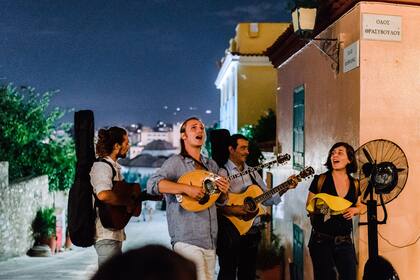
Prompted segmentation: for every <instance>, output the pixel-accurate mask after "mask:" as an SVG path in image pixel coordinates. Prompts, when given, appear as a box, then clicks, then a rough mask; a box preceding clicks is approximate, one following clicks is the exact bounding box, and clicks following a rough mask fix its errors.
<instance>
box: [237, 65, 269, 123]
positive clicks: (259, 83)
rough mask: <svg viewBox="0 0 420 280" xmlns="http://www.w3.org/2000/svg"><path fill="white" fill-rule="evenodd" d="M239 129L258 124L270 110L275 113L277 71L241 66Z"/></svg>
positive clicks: (239, 76) (263, 67) (239, 77)
mask: <svg viewBox="0 0 420 280" xmlns="http://www.w3.org/2000/svg"><path fill="white" fill-rule="evenodd" d="M237 75H238V77H237V79H238V97H237V98H238V101H237V102H238V129H239V128H241V127H242V126H244V125H246V124H253V125H255V124H257V121H258V119H259V118H260V117H261V116H263V115H264V114H265V112H267V110H268V109H269V108H270V109H272V110H273V111H275V104H276V95H275V94H276V84H277V82H276V80H277V77H276V70H275V69H273V68H272V67H271V66H255V65H240V66H239V69H238V74H237Z"/></svg>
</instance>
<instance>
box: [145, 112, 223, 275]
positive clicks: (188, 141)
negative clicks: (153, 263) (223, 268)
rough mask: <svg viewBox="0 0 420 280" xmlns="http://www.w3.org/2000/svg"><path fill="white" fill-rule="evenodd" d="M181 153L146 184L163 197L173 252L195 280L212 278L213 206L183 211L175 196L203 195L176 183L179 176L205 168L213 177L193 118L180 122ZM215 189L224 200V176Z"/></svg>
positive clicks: (199, 190)
mask: <svg viewBox="0 0 420 280" xmlns="http://www.w3.org/2000/svg"><path fill="white" fill-rule="evenodd" d="M180 133H181V153H180V154H178V155H174V156H172V157H170V158H169V159H168V160H166V161H165V163H164V164H163V165H162V167H161V168H160V169H159V170H158V171H157V172H156V173H155V174H154V175H152V177H151V178H150V179H149V181H148V182H147V191H148V192H149V193H151V194H165V199H166V203H167V209H166V210H167V219H168V230H169V235H170V238H171V244H172V246H173V248H174V251H176V252H177V253H179V254H181V255H183V256H185V257H186V258H188V259H191V260H192V261H194V262H195V264H196V266H197V273H198V279H199V280H201V279H203V280H204V279H213V278H214V269H215V262H216V253H215V248H216V238H217V215H216V206H215V205H214V204H213V205H211V206H210V207H209V208H207V209H205V210H203V211H197V212H190V211H187V210H185V209H183V208H182V207H181V206H180V204H179V202H178V201H177V199H176V196H175V195H176V194H183V195H187V196H189V197H191V198H194V199H196V200H200V199H202V198H203V196H204V195H205V192H204V190H203V189H202V188H197V187H194V186H191V185H187V184H180V183H177V181H178V179H179V177H181V176H182V175H183V174H185V173H187V172H189V171H192V170H195V169H207V170H208V171H209V172H212V173H215V174H217V173H218V171H219V168H218V166H217V164H216V162H215V161H213V160H212V159H209V158H207V157H205V156H203V155H201V147H202V146H203V144H204V142H205V136H206V132H205V128H204V124H203V123H202V122H201V121H200V120H199V119H198V118H195V117H192V118H189V119H187V120H185V121H184V123H183V124H182V126H181V129H180ZM215 183H216V186H217V188H218V189H219V190H220V191H221V193H222V195H221V196H220V197H219V200H221V201H222V200H225V199H226V196H225V194H226V193H227V190H228V188H229V184H228V181H227V180H226V178H224V177H220V178H219V179H218V180H216V182H215Z"/></svg>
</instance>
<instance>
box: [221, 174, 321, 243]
mask: <svg viewBox="0 0 420 280" xmlns="http://www.w3.org/2000/svg"><path fill="white" fill-rule="evenodd" d="M312 174H314V169H313V168H312V167H306V168H305V169H304V170H302V171H301V172H300V173H299V174H298V175H297V176H296V177H297V178H298V179H305V178H307V177H309V176H311V175H312ZM291 188H294V186H293V184H292V179H289V180H287V181H286V182H284V183H282V184H280V185H278V186H277V187H275V188H272V189H271V190H269V191H266V192H263V190H262V189H261V188H260V187H259V186H257V185H250V186H249V187H248V188H247V189H246V190H245V191H244V192H242V193H238V194H234V193H229V200H228V202H227V203H226V206H235V205H245V207H246V208H247V209H248V210H249V211H250V212H251V213H250V215H247V216H246V217H236V216H229V215H225V217H227V218H228V219H229V220H230V221H231V222H232V224H233V225H234V226H235V227H236V229H237V230H238V231H239V233H240V234H241V235H244V234H245V233H247V232H248V231H249V229H250V228H251V227H252V224H253V223H254V220H255V218H256V217H257V216H260V215H263V214H265V209H264V206H263V205H261V204H262V203H263V202H264V201H266V200H268V199H270V198H271V197H272V196H273V195H275V194H276V193H279V194H280V195H283V194H284V193H285V192H287V191H288V190H289V189H291Z"/></svg>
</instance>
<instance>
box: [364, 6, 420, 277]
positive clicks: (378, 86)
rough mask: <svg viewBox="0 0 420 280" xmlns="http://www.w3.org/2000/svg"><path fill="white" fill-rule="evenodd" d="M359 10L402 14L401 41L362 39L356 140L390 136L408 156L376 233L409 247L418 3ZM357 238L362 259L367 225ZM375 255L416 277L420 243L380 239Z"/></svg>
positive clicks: (419, 69)
mask: <svg viewBox="0 0 420 280" xmlns="http://www.w3.org/2000/svg"><path fill="white" fill-rule="evenodd" d="M361 12H362V13H375V14H385V15H397V16H401V17H402V28H401V29H402V40H401V41H400V42H389V41H371V40H361V42H360V50H361V51H360V69H361V70H360V72H361V92H360V104H361V105H360V143H365V142H367V141H369V140H372V139H377V138H384V139H388V140H391V141H393V142H395V143H397V144H398V145H399V146H400V147H401V149H402V150H403V151H404V152H405V154H406V156H407V158H408V164H409V166H410V170H409V175H408V180H407V183H406V186H405V188H404V190H403V191H402V192H401V194H400V195H399V196H398V197H397V198H396V199H395V200H393V201H392V202H390V203H388V204H387V210H388V213H389V218H388V222H387V224H386V225H381V226H379V233H380V234H381V235H382V236H383V237H384V238H386V239H388V240H389V241H390V242H391V243H392V244H394V245H398V246H401V245H407V244H409V243H412V242H414V241H415V240H416V238H418V237H419V236H420V206H419V205H420V204H419V201H418V198H419V197H420V188H419V187H418V186H419V181H420V149H419V148H420V113H419V112H420V95H419V94H420V47H419V46H420V35H419V26H420V7H418V6H417V7H412V6H404V5H395V4H379V3H376V4H375V3H365V4H362V5H361ZM378 211H379V210H378ZM379 212H380V213H381V211H379ZM360 239H361V240H360V242H359V245H360V249H361V252H362V254H361V256H362V258H361V262H364V261H365V259H366V257H367V256H366V255H367V253H366V252H367V244H366V240H367V234H366V229H363V231H361V238H360ZM379 254H380V255H383V256H385V257H386V258H387V259H389V260H390V261H391V263H392V264H393V265H394V266H395V268H396V270H397V272H398V273H399V275H400V278H401V279H420V266H419V265H418V264H419V259H420V241H418V242H417V243H416V244H415V245H412V246H409V247H406V248H396V247H394V246H391V245H390V244H388V243H387V242H386V241H384V240H383V239H382V238H381V237H379Z"/></svg>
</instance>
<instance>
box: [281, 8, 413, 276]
mask: <svg viewBox="0 0 420 280" xmlns="http://www.w3.org/2000/svg"><path fill="white" fill-rule="evenodd" d="M362 13H372V14H385V15H400V16H402V41H401V42H388V41H368V40H364V39H363V38H361V34H360V26H361V17H362ZM419 24H420V7H415V6H407V5H395V4H384V3H366V2H362V3H359V4H357V5H356V6H355V7H354V8H353V9H352V10H350V11H349V12H348V13H347V14H345V15H344V16H343V17H341V18H340V19H339V20H338V21H337V22H335V23H334V24H332V25H331V26H330V27H329V28H328V29H327V30H326V31H325V32H324V33H321V34H320V37H326V38H339V40H340V53H341V54H340V64H342V63H343V57H342V53H343V49H344V48H345V47H347V46H348V45H350V44H351V43H353V42H355V41H357V40H360V67H359V68H356V69H353V70H351V71H350V72H347V73H343V71H342V65H340V71H339V73H338V74H336V73H334V72H331V68H330V64H331V60H330V59H329V58H328V57H327V56H325V55H323V54H322V53H321V52H320V51H319V50H318V49H317V48H316V47H315V46H314V45H313V43H311V44H310V45H307V46H306V47H304V48H303V49H302V50H300V51H299V52H298V53H296V54H295V55H294V56H293V57H291V58H290V59H289V60H288V61H286V62H285V63H284V64H283V65H281V66H280V67H279V69H278V81H279V91H278V95H277V111H278V114H277V130H278V131H277V135H278V141H279V143H280V145H281V148H282V151H283V152H287V153H292V143H293V139H292V125H293V119H292V117H293V116H292V112H293V110H292V103H293V89H294V88H296V87H298V86H300V85H304V87H305V165H311V166H313V167H314V168H315V170H316V173H320V172H323V171H325V167H324V166H323V163H324V162H325V160H326V155H327V152H328V149H329V147H331V145H332V144H333V143H335V142H337V141H346V142H349V143H350V144H351V145H353V146H354V147H355V148H358V147H359V146H360V145H361V144H363V143H365V142H367V141H370V140H374V139H379V138H384V139H388V140H391V141H394V142H395V143H397V144H398V145H399V146H400V147H401V148H402V149H403V150H404V152H405V153H406V155H407V157H408V162H409V165H410V172H409V176H408V181H407V184H406V186H405V188H404V190H403V191H402V193H401V194H400V195H399V197H398V198H397V199H395V200H394V201H392V202H391V203H389V204H387V209H388V214H389V218H388V222H387V224H386V225H380V226H379V233H380V234H381V236H383V237H384V238H386V239H388V240H389V241H391V243H393V245H390V244H388V243H387V242H386V241H385V240H384V239H383V238H382V237H381V236H379V254H380V255H383V256H385V257H386V258H387V259H389V260H390V261H391V263H392V264H393V265H394V267H395V268H396V270H397V272H398V273H399V275H400V279H419V278H420V267H418V266H417V265H416V264H417V263H418V259H419V257H420V251H419V248H420V244H419V242H417V243H415V244H413V245H411V246H408V247H405V248H397V247H396V246H403V245H408V244H410V243H413V242H414V241H416V239H417V238H418V236H419V235H420V215H419V214H420V213H419V212H420V208H419V207H418V206H417V205H418V202H417V198H418V197H419V194H420V189H419V188H418V187H417V186H416V185H417V184H416V183H417V182H418V181H419V180H420V172H419V171H420V170H419V169H420V165H419V163H420V151H419V149H418V147H420V114H419V112H420V98H419V95H418V94H419V92H420V82H419V81H420V76H419V75H420V71H419V69H420V60H419V57H420V49H419V48H418V46H419V45H420V36H418V25H419ZM292 172H293V171H292V167H291V165H289V166H286V167H283V168H282V169H278V170H277V171H276V172H274V173H275V178H276V177H278V178H282V177H283V178H284V176H285V175H287V174H289V173H292ZM308 186H309V182H307V183H303V184H300V186H299V187H298V188H297V189H296V190H293V191H289V192H288V193H286V195H285V202H284V203H283V204H282V205H280V206H278V207H277V209H276V210H275V211H274V213H275V215H276V216H277V220H276V222H277V230H278V231H280V232H282V234H283V235H284V240H285V241H286V244H287V246H288V248H287V250H286V255H287V256H286V257H287V258H290V260H293V256H292V254H291V252H292V251H291V244H292V223H296V224H298V225H299V226H301V227H302V228H303V229H304V233H305V243H306V244H307V242H308V238H309V230H310V225H309V221H308V219H307V217H306V211H305V201H306V196H307V193H308V190H307V189H308ZM378 211H379V219H381V218H382V217H381V210H380V209H379V210H378ZM361 219H362V220H363V221H364V220H366V215H364V216H362V217H361ZM356 233H357V234H358V235H356V248H357V249H358V256H359V263H360V266H359V277H361V276H362V270H363V267H364V264H365V262H366V260H367V257H368V256H367V255H368V253H367V245H368V244H367V229H366V227H357V226H356ZM394 245H395V246H394ZM305 250H306V251H305V254H304V255H305V260H304V261H305V269H304V275H305V276H304V279H312V267H311V260H310V257H309V254H308V251H307V248H305ZM286 275H287V276H288V272H287V273H286Z"/></svg>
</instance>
